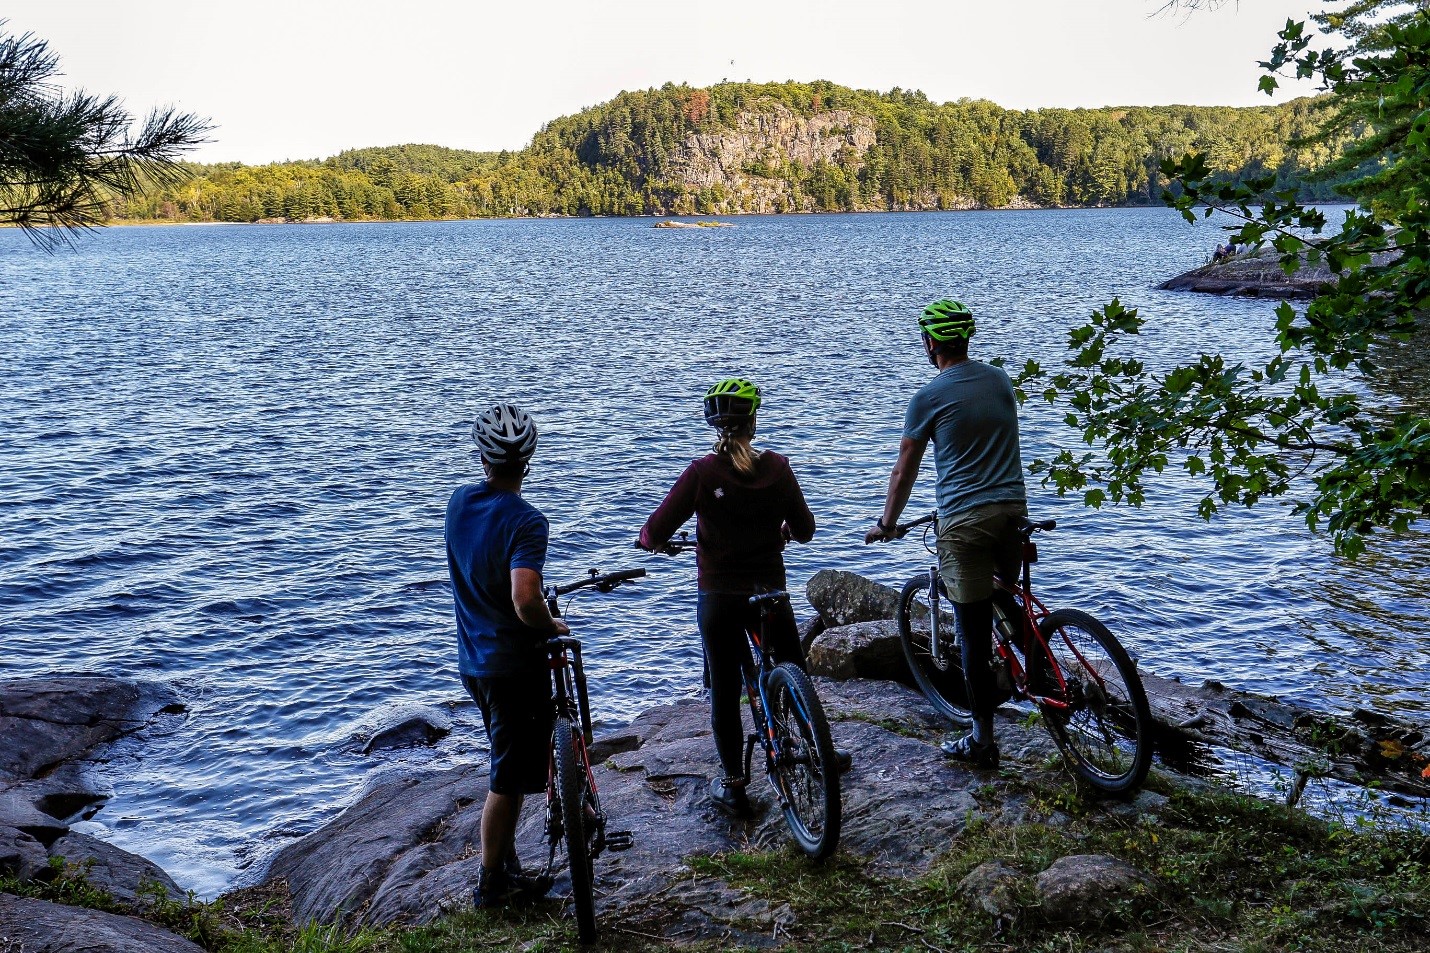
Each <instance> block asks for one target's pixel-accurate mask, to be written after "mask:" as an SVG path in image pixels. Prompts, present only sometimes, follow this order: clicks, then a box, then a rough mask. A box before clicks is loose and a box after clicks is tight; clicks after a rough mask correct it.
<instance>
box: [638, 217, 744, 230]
mask: <svg viewBox="0 0 1430 953" xmlns="http://www.w3.org/2000/svg"><path fill="white" fill-rule="evenodd" d="M734 227H735V223H734V222H716V221H714V220H711V221H708V222H677V221H676V220H675V219H673V218H667V219H664V220H662V221H659V222H656V223H655V224H654V225H652V226H651V228H734Z"/></svg>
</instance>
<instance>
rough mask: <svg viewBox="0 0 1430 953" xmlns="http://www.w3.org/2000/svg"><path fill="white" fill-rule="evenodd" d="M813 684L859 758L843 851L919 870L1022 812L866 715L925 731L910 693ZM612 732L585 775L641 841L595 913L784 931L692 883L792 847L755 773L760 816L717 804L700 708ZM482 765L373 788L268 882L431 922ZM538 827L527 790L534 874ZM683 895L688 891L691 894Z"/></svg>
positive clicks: (599, 893) (561, 890)
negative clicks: (702, 871) (708, 861)
mask: <svg viewBox="0 0 1430 953" xmlns="http://www.w3.org/2000/svg"><path fill="white" fill-rule="evenodd" d="M819 691H820V692H821V693H823V694H825V696H826V697H825V699H824V700H825V704H826V707H827V708H828V709H829V712H830V717H831V720H832V722H833V723H832V726H831V727H832V731H833V733H834V740H835V743H836V744H838V745H841V746H843V747H847V748H848V749H849V750H851V751H852V752H853V754H854V767H853V769H852V770H851V771H850V772H849V773H848V774H846V775H844V778H843V791H844V798H843V805H844V818H845V821H844V834H843V837H842V839H841V849H842V850H846V851H848V852H850V853H852V854H855V855H859V856H863V857H867V858H870V859H871V860H872V861H873V862H874V863H875V864H876V865H878V866H879V867H880V868H882V869H886V870H889V871H894V872H897V871H907V872H913V871H921V870H924V869H927V867H928V865H929V863H930V862H931V861H932V860H933V859H935V858H936V857H937V856H939V855H940V854H941V853H943V852H944V851H945V850H947V848H948V846H949V843H950V842H951V840H952V838H954V837H955V836H957V834H958V833H959V832H960V831H962V830H963V829H964V827H965V826H966V824H967V823H968V821H969V820H970V819H972V818H980V817H981V818H985V819H987V820H988V821H989V822H990V823H1003V822H1005V821H1007V820H1008V819H1015V818H1016V817H1018V816H1019V815H1018V805H1019V804H1020V803H1021V802H1020V796H1019V795H1017V794H1016V793H1015V792H1013V791H1012V790H1011V789H1007V788H1005V787H1004V786H1003V785H1002V784H1001V782H1000V781H999V778H998V776H997V775H996V774H993V773H990V772H985V771H976V770H973V769H970V768H967V767H965V766H963V765H960V764H956V763H953V762H951V761H949V760H948V759H947V758H945V757H944V756H943V755H942V753H941V752H939V751H938V750H937V748H936V747H934V745H933V744H932V742H931V741H930V740H925V739H921V738H919V737H908V736H905V735H903V734H899V733H897V732H895V731H890V730H887V729H886V728H885V727H881V726H880V725H878V724H873V723H870V722H871V721H880V720H886V721H887V722H888V723H890V724H893V725H902V724H909V725H913V726H916V727H915V730H916V731H927V729H928V726H929V725H930V724H931V722H932V721H933V720H934V719H935V718H936V716H934V715H933V714H932V711H931V709H929V708H928V706H927V704H926V703H925V702H924V701H923V698H922V696H921V695H919V694H918V693H917V692H913V691H912V690H910V689H908V688H905V687H904V686H901V685H897V684H893V683H887V682H874V681H852V682H844V683H835V682H829V681H824V680H821V681H820V682H819ZM746 717H747V718H748V715H746ZM930 734H931V735H932V736H933V738H934V739H935V740H936V738H937V734H936V733H930ZM617 735H618V737H619V739H620V745H619V746H620V747H621V748H623V749H625V750H620V751H617V752H616V753H614V754H612V755H611V756H610V757H609V758H608V759H607V760H606V761H605V762H604V763H603V764H599V765H597V766H596V767H595V769H594V772H593V773H594V776H595V779H596V784H597V787H598V789H599V791H600V795H601V802H602V806H603V807H604V809H605V810H606V813H607V815H608V816H609V818H610V825H611V829H612V830H630V831H632V832H633V833H634V837H635V845H634V847H633V848H632V849H630V850H628V851H625V852H622V853H607V854H604V855H602V856H601V858H600V859H599V860H598V861H597V862H596V880H595V892H596V897H597V909H598V911H606V910H613V909H620V910H622V912H623V915H624V916H628V917H631V918H633V919H634V920H635V921H636V922H641V921H642V920H643V919H644V917H643V913H642V912H643V911H649V912H650V914H651V916H650V922H651V923H652V928H658V929H660V930H663V931H665V932H666V933H667V934H668V935H670V936H672V937H677V936H679V937H697V936H698V937H706V938H713V937H728V938H730V940H731V942H735V943H745V944H747V945H748V944H752V943H754V942H755V941H756V940H757V939H760V941H761V942H764V941H763V939H761V938H770V937H773V936H775V935H777V934H778V932H779V930H781V929H784V928H786V927H787V926H788V925H789V924H788V922H787V917H788V911H784V912H781V911H779V910H769V909H765V908H762V907H760V906H759V905H758V904H755V905H751V904H748V903H746V900H747V899H748V898H744V899H741V898H738V897H732V896H723V895H722V896H716V895H714V894H711V893H709V890H708V889H707V888H705V887H698V885H696V886H692V884H697V882H696V881H694V880H693V878H691V876H690V871H689V868H688V867H687V866H686V860H687V859H688V858H690V857H695V856H709V855H711V854H714V853H718V852H722V851H732V850H756V849H763V848H776V847H778V848H780V849H783V848H784V845H785V844H786V843H788V840H789V834H788V830H787V828H786V826H785V822H784V818H783V815H782V814H781V813H780V811H779V809H778V807H777V805H776V803H775V799H774V797H773V794H772V792H771V790H770V788H769V785H768V784H767V783H766V782H765V780H764V779H763V778H762V777H758V778H756V780H755V781H754V782H753V783H752V785H751V798H752V801H753V803H754V807H755V810H756V816H755V817H754V818H753V819H751V820H749V821H737V820H734V819H731V818H729V817H727V816H726V815H724V814H723V813H721V812H720V811H718V810H716V809H715V808H714V806H713V805H712V804H711V803H710V799H709V793H708V790H709V782H710V779H711V778H712V777H714V776H715V774H716V773H717V772H718V771H719V768H718V765H717V760H716V756H715V750H714V749H715V746H714V741H713V739H712V737H711V734H710V723H709V709H708V707H707V706H706V704H705V703H704V702H703V701H699V700H696V699H683V700H680V701H677V702H675V703H673V704H670V705H663V706H660V707H658V708H654V709H651V710H650V711H647V712H646V713H644V714H643V715H641V716H640V717H638V718H637V719H635V721H633V722H632V723H631V724H630V725H629V726H627V728H625V729H623V730H622V731H621V732H619V733H617ZM486 773H487V770H486V766H485V765H469V766H465V767H460V768H452V769H448V770H446V771H439V772H429V773H427V774H424V775H417V776H410V777H403V778H400V779H395V780H393V781H390V782H383V783H378V784H375V785H374V786H373V787H372V788H371V789H370V790H368V791H367V792H366V793H364V795H363V796H362V797H361V798H359V800H358V801H357V802H356V803H354V804H353V805H352V806H351V807H349V808H348V809H347V810H345V811H344V812H343V813H342V814H340V815H339V816H338V817H337V818H336V819H335V820H333V821H332V822H330V823H329V824H327V825H325V826H324V827H323V828H321V829H319V830H318V831H315V832H313V833H312V834H310V835H308V836H307V837H305V838H303V839H302V840H300V841H297V842H295V843H293V844H290V845H288V846H287V847H285V848H284V849H283V850H282V851H280V852H279V854H278V855H277V857H276V858H275V859H274V861H273V863H272V865H271V867H270V869H269V870H268V872H267V877H268V878H270V879H273V878H280V877H281V878H285V879H286V880H287V881H288V884H289V888H290V890H291V892H292V895H293V908H294V912H295V915H296V916H297V917H298V919H300V920H332V919H334V918H335V917H341V918H343V919H345V920H346V921H348V922H349V923H369V924H376V923H390V922H426V921H430V920H431V919H433V918H435V917H436V916H438V915H439V914H440V913H441V912H443V911H444V910H448V909H454V908H459V907H465V906H467V905H468V904H470V902H471V901H470V891H471V888H472V886H473V885H474V884H475V881H476V875H477V870H478V868H479V865H480V859H481V858H480V836H479V829H480V821H481V807H482V803H483V800H484V799H485V796H486ZM990 786H991V787H990ZM990 792H991V793H990ZM975 795H977V796H975ZM980 798H983V799H984V800H985V801H986V802H987V805H985V804H982V803H980ZM543 827H544V799H543V798H540V797H532V798H529V799H528V803H527V807H526V810H525V811H524V812H523V814H522V818H521V822H520V824H519V826H518V834H517V842H518V848H519V852H520V854H521V857H522V860H523V861H524V863H525V865H526V866H527V867H528V868H531V867H541V866H544V865H545V862H546V858H547V851H546V848H545V845H544V843H543V839H542V832H543ZM689 890H694V891H695V892H694V893H692V894H690V896H686V893H687V892H688V891H689ZM702 891H703V892H702ZM568 892H569V883H568V882H566V881H565V880H564V879H558V881H557V884H556V887H555V889H554V891H553V895H554V897H556V898H558V900H559V898H560V897H562V896H563V894H565V893H568ZM557 902H558V901H557V900H553V901H552V904H553V908H556V906H557Z"/></svg>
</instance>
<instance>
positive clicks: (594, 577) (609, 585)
mask: <svg viewBox="0 0 1430 953" xmlns="http://www.w3.org/2000/svg"><path fill="white" fill-rule="evenodd" d="M644 575H645V570H644V569H622V570H619V571H617V572H608V573H605V574H604V575H603V574H601V573H599V572H597V571H596V570H594V569H592V570H591V575H590V576H589V577H588V578H586V579H580V580H577V581H576V582H568V583H567V584H566V585H564V586H551V587H549V588H548V590H547V591H548V593H549V594H550V595H551V596H564V595H566V594H567V593H572V592H575V591H576V590H577V589H585V588H587V587H588V586H590V587H594V588H595V590H596V591H597V592H610V591H611V590H613V589H615V588H616V587H617V586H619V585H621V584H622V583H625V582H630V581H631V580H632V579H639V578H641V577H642V576H644Z"/></svg>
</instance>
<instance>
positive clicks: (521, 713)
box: [462, 669, 552, 794]
mask: <svg viewBox="0 0 1430 953" xmlns="http://www.w3.org/2000/svg"><path fill="white" fill-rule="evenodd" d="M462 684H463V685H465V686H466V688H467V692H468V693H469V694H470V695H471V696H472V700H473V701H475V702H476V703H477V707H478V708H480V709H481V711H482V724H483V725H485V726H486V729H487V740H488V741H489V742H490V743H491V748H492V767H491V772H490V774H489V775H488V782H487V787H488V788H490V789H491V791H492V792H493V793H496V794H536V793H537V792H539V791H545V790H546V774H547V769H548V767H549V764H550V760H551V728H552V713H551V677H550V676H549V675H548V674H547V672H546V670H545V669H540V670H538V671H536V672H534V673H532V674H529V675H501V676H492V677H473V676H471V675H463V676H462Z"/></svg>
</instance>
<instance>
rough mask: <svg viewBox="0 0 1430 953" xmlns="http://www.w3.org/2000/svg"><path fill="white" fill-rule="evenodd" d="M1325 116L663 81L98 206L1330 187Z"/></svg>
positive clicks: (1009, 198)
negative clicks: (1167, 183)
mask: <svg viewBox="0 0 1430 953" xmlns="http://www.w3.org/2000/svg"><path fill="white" fill-rule="evenodd" d="M1318 112H1319V103H1318V102H1317V101H1316V100H1311V99H1298V100H1294V101H1292V102H1289V103H1285V104H1283V105H1279V106H1265V107H1252V108H1232V107H1192V106H1159V107H1135V108H1125V109H1119V108H1105V109H1041V110H1032V111H1026V112H1023V111H1017V110H1008V109H1003V108H1001V107H999V106H997V105H995V104H994V103H991V102H988V101H986V100H960V101H958V102H954V103H942V104H940V103H933V102H930V101H929V100H928V98H927V97H926V96H924V95H923V94H922V93H920V92H917V91H905V90H900V89H894V90H891V91H889V92H886V93H877V92H870V91H866V90H854V89H848V88H846V87H842V86H837V85H835V84H833V83H827V82H814V83H793V82H791V83H778V84H765V85H761V84H748V83H722V84H720V85H717V86H713V87H710V88H708V89H696V88H692V87H689V86H676V85H673V84H667V85H665V86H663V87H662V88H660V89H650V90H644V91H640V92H623V93H621V94H620V95H618V96H617V97H616V98H614V99H613V100H611V101H610V102H608V103H605V104H603V105H600V106H596V107H593V108H590V109H587V110H584V111H582V112H580V113H577V114H576V115H573V116H566V117H562V118H560V119H557V120H554V121H553V122H551V123H549V124H547V125H546V126H545V127H544V128H543V129H541V131H540V132H538V133H537V134H536V136H535V137H534V138H533V140H532V142H531V145H530V146H528V147H527V148H526V149H524V150H522V151H520V152H500V153H478V152H466V151H461V150H456V149H445V148H442V147H439V146H430V145H405V146H393V147H387V148H373V149H356V150H352V151H348V152H344V153H342V154H340V155H337V156H334V157H332V158H330V159H326V160H322V161H305V162H283V163H274V164H271V165H264V166H245V165H241V164H237V163H232V164H220V165H196V166H193V167H192V171H193V172H194V173H195V176H194V177H193V178H192V179H190V180H189V181H187V182H185V183H183V184H181V185H177V186H173V187H170V188H165V189H159V190H151V191H149V192H147V193H145V194H144V195H143V196H142V197H140V198H137V199H133V200H130V201H127V202H119V201H116V202H115V203H113V206H112V209H111V211H112V213H113V216H114V217H115V218H116V219H129V220H174V221H224V222H253V221H259V220H262V219H287V220H304V219H313V218H335V219H426V218H472V217H488V216H511V215H641V214H671V213H674V214H711V213H737V212H785V211H858V210H887V209H949V208H1002V207H1007V206H1010V205H1014V206H1019V205H1021V206H1029V205H1033V206H1068V205H1072V206H1095V205H1144V204H1149V203H1156V202H1159V201H1160V192H1161V189H1162V187H1163V184H1164V183H1163V180H1162V177H1161V174H1160V172H1159V171H1158V164H1159V162H1160V161H1161V160H1163V159H1165V158H1176V157H1180V156H1181V155H1182V154H1184V153H1186V152H1190V151H1204V152H1206V153H1207V154H1208V157H1209V163H1210V165H1211V167H1212V168H1213V169H1215V170H1216V171H1217V172H1219V173H1221V174H1222V175H1224V176H1225V177H1226V178H1229V179H1234V180H1239V179H1242V178H1245V177H1248V176H1252V175H1260V174H1264V173H1266V172H1274V173H1275V174H1276V176H1277V178H1278V180H1279V181H1280V182H1281V183H1282V184H1286V185H1292V184H1294V185H1296V186H1298V187H1299V189H1300V191H1301V196H1302V198H1305V199H1329V198H1333V197H1334V192H1333V191H1332V186H1331V185H1327V184H1324V183H1317V184H1306V183H1303V181H1302V177H1303V176H1304V174H1305V172H1307V171H1308V170H1310V169H1314V168H1317V167H1319V166H1321V165H1323V164H1325V163H1326V162H1328V161H1329V160H1330V159H1332V158H1334V154H1335V153H1336V152H1338V151H1339V145H1340V143H1339V142H1331V143H1324V142H1322V143H1317V144H1315V145H1297V142H1298V140H1300V139H1301V138H1302V137H1305V136H1307V135H1309V134H1310V133H1312V132H1314V131H1315V130H1316V129H1317V123H1318ZM1351 134H1353V132H1352V133H1347V135H1351Z"/></svg>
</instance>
